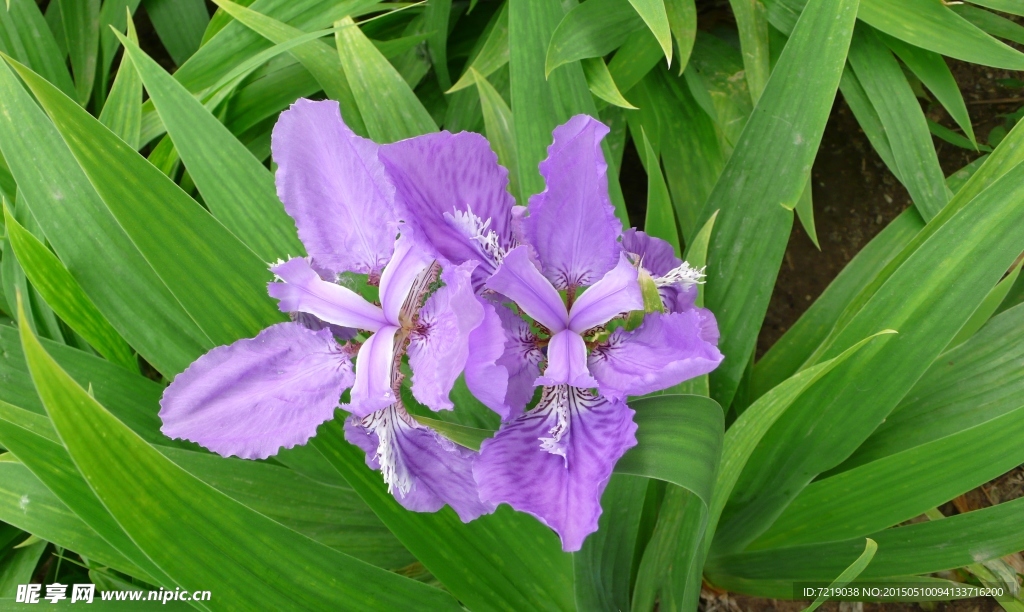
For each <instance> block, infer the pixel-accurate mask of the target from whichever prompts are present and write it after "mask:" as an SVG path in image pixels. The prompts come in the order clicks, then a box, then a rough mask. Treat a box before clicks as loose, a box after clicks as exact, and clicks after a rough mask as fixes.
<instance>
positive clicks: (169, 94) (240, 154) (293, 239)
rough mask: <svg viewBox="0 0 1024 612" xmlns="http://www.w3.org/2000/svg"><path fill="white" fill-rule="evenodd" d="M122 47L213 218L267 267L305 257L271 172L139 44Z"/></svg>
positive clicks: (131, 43) (125, 42)
mask: <svg viewBox="0 0 1024 612" xmlns="http://www.w3.org/2000/svg"><path fill="white" fill-rule="evenodd" d="M122 42H124V44H125V54H126V55H127V56H128V57H130V58H131V61H132V62H133V63H134V65H135V66H137V67H138V70H139V74H140V75H141V76H142V80H143V82H144V83H145V85H146V90H147V91H148V92H149V95H150V98H151V99H152V100H153V103H154V104H155V105H156V108H157V111H158V112H159V113H160V117H161V119H163V123H164V125H165V126H167V130H168V133H169V134H170V136H171V139H172V140H173V141H174V148H175V150H177V151H178V153H179V154H180V155H181V158H182V161H183V162H184V163H185V166H186V168H188V170H189V175H190V176H191V177H192V179H193V180H194V181H195V182H196V186H197V187H198V188H199V192H200V193H201V194H202V195H203V201H204V202H206V205H207V206H208V207H209V209H210V212H212V213H213V214H214V216H216V217H217V218H218V219H219V220H220V221H221V222H222V223H224V225H225V226H226V227H227V228H228V229H229V230H231V232H232V233H233V234H234V235H235V236H238V238H239V239H240V240H241V241H242V242H244V243H245V244H246V245H247V246H248V247H249V248H251V249H252V250H253V251H254V252H255V253H256V254H257V255H259V256H260V258H261V259H262V260H263V261H265V262H271V261H276V260H277V259H279V258H282V257H287V256H288V255H295V256H301V255H303V254H304V250H303V248H302V245H301V243H300V242H299V240H298V238H297V236H296V234H295V224H294V222H293V221H292V220H291V218H290V217H288V215H287V214H286V213H285V212H284V206H282V205H281V201H280V200H278V198H277V190H276V188H275V186H274V176H273V175H272V174H271V173H270V171H269V170H267V168H266V167H264V166H263V164H261V163H260V162H259V161H257V160H256V158H255V157H253V156H252V154H251V153H249V151H247V150H246V148H245V145H243V144H242V143H240V142H239V141H238V139H236V138H235V137H234V136H233V135H232V134H231V133H230V132H229V131H228V130H227V128H226V127H224V125H223V124H222V123H221V122H220V121H218V120H217V118H216V117H214V116H213V115H211V114H210V113H209V111H207V110H206V109H205V108H204V107H203V105H202V104H201V103H200V102H199V101H198V100H196V99H195V98H194V97H193V96H192V95H191V94H190V93H189V92H188V91H186V90H185V88H183V87H182V86H181V85H180V84H178V82H177V81H175V80H174V78H173V77H171V76H170V75H169V74H167V73H166V72H164V71H163V69H162V68H160V66H158V65H157V64H156V62H154V61H153V60H152V59H150V58H149V56H147V55H146V54H145V53H143V52H142V50H141V49H139V47H138V46H137V45H136V44H135V43H133V42H131V41H128V40H124V41H122Z"/></svg>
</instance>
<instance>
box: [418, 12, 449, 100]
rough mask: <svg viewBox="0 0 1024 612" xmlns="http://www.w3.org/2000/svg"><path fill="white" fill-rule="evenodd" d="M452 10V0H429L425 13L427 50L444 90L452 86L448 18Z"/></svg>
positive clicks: (424, 23) (438, 80)
mask: <svg viewBox="0 0 1024 612" xmlns="http://www.w3.org/2000/svg"><path fill="white" fill-rule="evenodd" d="M451 12H452V0H429V2H427V8H426V11H425V13H424V15H423V25H424V27H425V28H426V29H427V32H428V33H429V34H428V37H427V50H428V51H429V52H430V59H431V64H432V65H433V66H434V73H435V74H436V75H437V82H438V84H439V85H440V86H441V89H442V90H446V89H449V88H451V86H452V77H451V76H450V75H449V74H448V27H449V26H448V20H449V18H450V15H451Z"/></svg>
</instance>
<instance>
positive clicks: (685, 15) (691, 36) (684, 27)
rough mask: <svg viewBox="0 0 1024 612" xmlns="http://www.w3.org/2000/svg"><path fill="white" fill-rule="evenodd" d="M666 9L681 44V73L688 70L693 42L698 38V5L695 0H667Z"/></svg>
mask: <svg viewBox="0 0 1024 612" xmlns="http://www.w3.org/2000/svg"><path fill="white" fill-rule="evenodd" d="M665 11H666V12H667V13H668V25H669V27H670V28H671V29H672V35H673V36H674V37H675V39H676V44H677V45H679V58H678V59H677V60H676V61H677V62H678V64H679V74H682V73H683V71H684V70H686V66H687V64H688V63H689V62H690V53H691V52H692V51H693V43H694V41H695V40H696V39H697V5H696V4H695V3H694V0H665Z"/></svg>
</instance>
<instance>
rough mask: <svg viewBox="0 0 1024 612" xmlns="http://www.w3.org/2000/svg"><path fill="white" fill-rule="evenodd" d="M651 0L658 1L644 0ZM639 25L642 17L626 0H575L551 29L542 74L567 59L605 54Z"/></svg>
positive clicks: (547, 73)
mask: <svg viewBox="0 0 1024 612" xmlns="http://www.w3.org/2000/svg"><path fill="white" fill-rule="evenodd" d="M638 1H644V0H638ZM655 1H657V2H658V3H659V4H660V3H661V0H648V3H650V4H653V3H654V2H655ZM663 10H664V9H663ZM642 27H644V20H643V19H642V18H641V16H640V15H639V14H638V13H637V11H636V9H635V8H634V7H633V6H632V4H631V3H630V0H590V1H589V2H584V3H582V4H579V5H577V6H575V7H574V8H573V9H572V10H570V11H569V12H568V13H566V14H565V17H563V18H562V19H561V21H560V22H559V23H558V27H556V28H555V30H554V32H553V33H552V35H551V42H550V43H549V44H548V47H547V56H546V59H545V60H544V74H545V76H547V75H550V74H551V71H552V70H554V69H555V68H558V67H559V66H561V65H563V64H568V63H569V62H573V61H576V60H580V59H583V58H587V57H602V56H604V55H607V54H608V53H610V52H612V51H614V50H615V49H617V48H619V47H620V46H621V45H622V43H624V42H626V39H627V37H628V36H629V35H630V34H631V33H633V32H634V31H636V30H639V29H640V28H642ZM667 28H668V21H667V18H666V21H665V29H667ZM655 40H657V39H655ZM659 44H660V42H659ZM662 53H664V48H662ZM669 55H671V53H669Z"/></svg>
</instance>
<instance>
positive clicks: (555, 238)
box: [525, 115, 622, 289]
mask: <svg viewBox="0 0 1024 612" xmlns="http://www.w3.org/2000/svg"><path fill="white" fill-rule="evenodd" d="M607 133H608V128H607V127H605V126H604V124H602V123H601V122H599V121H597V120H596V119H593V118H591V117H588V116H587V115H577V116H575V117H573V118H572V119H570V120H569V121H567V122H565V123H564V124H562V125H560V126H558V127H557V128H555V131H554V134H553V136H554V143H553V144H552V145H551V146H550V147H548V157H547V159H545V160H544V161H542V162H541V163H540V173H541V175H543V176H544V180H545V184H546V187H545V189H544V191H542V192H541V193H539V194H537V195H535V196H533V197H531V198H530V206H529V208H530V216H529V217H527V218H526V220H525V225H526V237H527V240H528V241H529V242H530V244H531V245H533V248H534V249H536V251H537V255H538V256H539V257H540V261H541V264H542V265H543V271H544V275H545V276H547V277H548V279H550V280H551V282H552V283H554V285H555V287H557V288H558V289H568V288H570V287H579V286H582V285H589V284H592V283H594V282H596V281H597V279H599V278H601V277H602V276H604V274H605V273H606V272H608V271H609V270H611V269H612V268H614V267H615V262H616V261H617V260H618V256H619V251H620V246H619V244H618V242H617V240H618V237H619V234H620V233H621V231H622V223H621V222H620V221H619V220H618V218H616V216H615V209H614V207H613V206H612V203H611V200H610V199H609V197H608V176H607V175H608V164H607V163H605V160H604V152H603V151H602V150H601V140H602V139H603V138H604V136H605V134H607Z"/></svg>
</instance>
